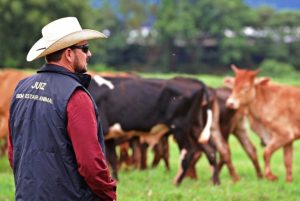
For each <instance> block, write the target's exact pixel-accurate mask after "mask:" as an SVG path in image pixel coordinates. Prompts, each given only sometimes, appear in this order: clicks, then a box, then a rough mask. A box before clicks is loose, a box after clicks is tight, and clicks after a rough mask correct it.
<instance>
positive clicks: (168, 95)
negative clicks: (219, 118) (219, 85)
mask: <svg viewBox="0 0 300 201" xmlns="http://www.w3.org/2000/svg"><path fill="white" fill-rule="evenodd" d="M96 80H97V78H96ZM106 80H109V81H110V83H112V85H110V84H108V85H109V86H110V88H109V87H107V86H103V85H102V86H99V85H98V84H97V83H96V82H95V79H93V80H92V82H91V84H90V87H89V91H90V93H91V94H92V96H93V97H94V100H95V101H96V104H97V105H98V107H99V110H100V116H101V119H102V124H103V131H104V134H107V133H108V132H109V128H110V127H111V126H113V125H114V124H116V123H118V124H119V125H120V126H121V128H122V130H124V131H130V130H138V131H145V132H147V131H150V130H151V128H152V127H153V126H155V125H157V124H165V125H167V126H168V127H169V129H170V131H171V133H172V134H173V136H174V139H175V140H176V142H177V144H178V146H179V149H180V151H181V156H180V159H181V161H180V169H179V171H178V174H177V176H176V177H175V179H174V184H176V185H178V184H179V183H180V182H181V181H182V179H183V178H184V176H185V173H186V171H187V169H188V167H189V165H190V163H191V161H192V160H193V157H194V155H195V153H196V152H199V150H201V151H204V152H205V153H206V155H207V157H208V159H209V161H210V163H211V165H212V166H213V168H214V172H213V182H214V184H218V183H219V178H218V168H217V165H216V157H215V152H214V150H215V149H214V148H213V147H211V145H210V144H209V143H207V142H208V140H209V133H210V128H211V123H212V120H211V119H212V114H211V110H210V108H211V105H210V104H209V97H208V96H209V94H208V91H207V87H206V85H205V84H204V83H202V82H200V81H194V80H193V81H189V79H184V80H185V81H184V80H180V79H170V80H161V79H142V78H124V77H123V78H118V77H116V78H113V77H111V78H108V77H106ZM115 145H116V140H115V139H110V140H106V151H107V159H108V161H109V163H110V164H111V166H112V169H113V176H114V177H115V178H117V169H116V161H117V156H116V152H115Z"/></svg>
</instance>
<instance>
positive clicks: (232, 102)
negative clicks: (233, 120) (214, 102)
mask: <svg viewBox="0 0 300 201" xmlns="http://www.w3.org/2000/svg"><path fill="white" fill-rule="evenodd" d="M226 107H228V108H230V109H238V108H239V107H240V102H239V101H238V100H237V99H235V98H232V97H229V98H228V99H227V101H226Z"/></svg>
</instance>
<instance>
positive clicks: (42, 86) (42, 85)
mask: <svg viewBox="0 0 300 201" xmlns="http://www.w3.org/2000/svg"><path fill="white" fill-rule="evenodd" d="M46 85H47V83H45V82H35V83H34V85H32V86H31V88H32V89H40V90H45V87H46Z"/></svg>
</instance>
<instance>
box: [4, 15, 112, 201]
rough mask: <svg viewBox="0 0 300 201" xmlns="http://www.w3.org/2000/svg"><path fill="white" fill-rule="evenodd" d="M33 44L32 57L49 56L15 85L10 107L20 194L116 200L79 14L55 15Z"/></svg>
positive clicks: (93, 34) (91, 35)
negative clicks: (35, 71) (36, 69)
mask: <svg viewBox="0 0 300 201" xmlns="http://www.w3.org/2000/svg"><path fill="white" fill-rule="evenodd" d="M42 35H43V37H42V38H41V39H40V40H38V41H37V42H36V43H35V44H34V45H33V47H32V48H31V49H30V51H29V53H28V55H27V61H33V60H35V59H37V58H41V57H45V59H46V64H45V65H44V66H43V67H42V68H41V69H40V70H39V71H37V74H35V75H33V76H31V77H29V78H26V79H24V80H22V81H21V82H20V83H19V84H18V86H17V87H16V90H15V93H14V95H13V98H12V102H11V107H10V120H9V129H10V135H9V160H10V164H11V166H12V168H13V171H14V179H15V185H16V195H15V199H16V200H31V201H34V200H37V201H40V200H55V201H58V200H63V201H67V200H70V201H71V200H72V201H74V200H84V201H88V200H91V201H99V200H101V201H102V200H116V182H115V181H114V180H113V179H112V178H111V176H110V173H109V170H108V167H107V163H106V161H105V157H104V142H103V134H102V128H101V124H100V119H99V115H98V112H97V109H96V108H97V107H96V106H95V104H94V101H93V99H92V98H91V96H90V94H89V93H88V91H87V90H86V88H87V87H88V85H89V81H90V79H91V78H90V76H89V75H87V74H83V73H85V72H86V71H87V62H88V60H89V58H90V57H91V56H92V54H91V52H90V50H89V49H88V40H90V39H96V38H105V35H103V34H102V33H100V32H98V31H95V30H89V29H82V28H81V26H80V24H79V22H78V20H77V19H76V18H75V17H66V18H61V19H58V20H55V21H53V22H51V23H49V24H48V25H46V26H45V27H44V28H43V29H42Z"/></svg>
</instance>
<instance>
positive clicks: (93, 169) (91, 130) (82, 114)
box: [67, 90, 116, 200]
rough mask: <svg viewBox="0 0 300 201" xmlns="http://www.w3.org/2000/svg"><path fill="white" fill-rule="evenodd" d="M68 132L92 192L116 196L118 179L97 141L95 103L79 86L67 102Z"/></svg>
mask: <svg viewBox="0 0 300 201" xmlns="http://www.w3.org/2000/svg"><path fill="white" fill-rule="evenodd" d="M67 114H68V126H67V129H68V134H69V136H70V139H71V141H72V144H73V148H74V151H75V155H76V160H77V163H78V171H79V173H80V174H81V175H82V176H83V177H84V179H85V181H86V182H87V184H88V185H89V187H90V188H91V189H92V190H93V192H94V193H95V194H96V195H97V196H99V197H100V198H101V199H104V200H116V181H114V180H113V179H112V178H111V176H110V173H109V169H108V166H107V164H106V161H105V157H104V154H103V152H102V149H101V146H100V144H99V142H98V136H97V121H96V116H95V110H94V106H93V103H92V101H91V99H90V97H89V96H88V94H86V92H84V91H83V90H76V91H75V92H74V94H73V95H72V96H71V98H70V100H69V102H68V105H67Z"/></svg>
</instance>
